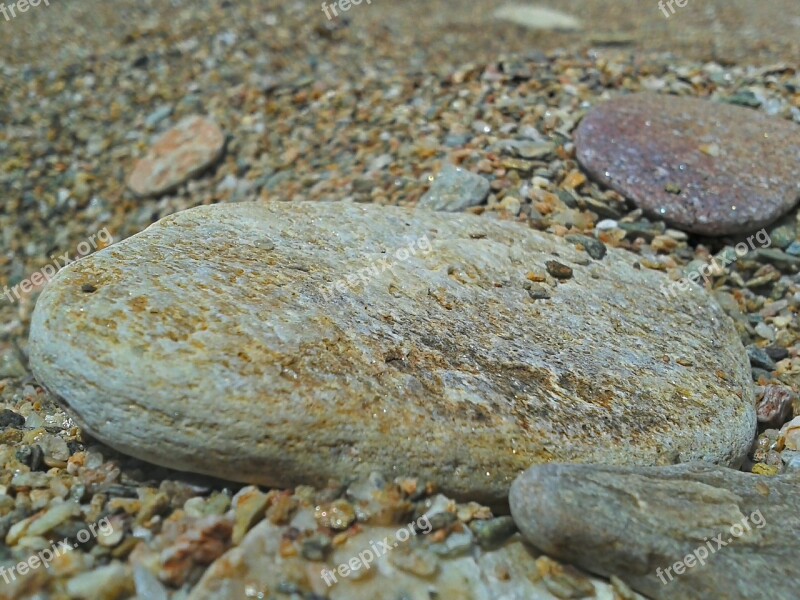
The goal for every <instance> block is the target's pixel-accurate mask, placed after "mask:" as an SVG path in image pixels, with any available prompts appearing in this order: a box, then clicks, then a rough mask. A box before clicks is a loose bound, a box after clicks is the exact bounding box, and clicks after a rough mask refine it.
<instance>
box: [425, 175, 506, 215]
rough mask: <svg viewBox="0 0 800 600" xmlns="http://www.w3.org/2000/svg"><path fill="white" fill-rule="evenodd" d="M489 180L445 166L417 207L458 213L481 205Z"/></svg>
mask: <svg viewBox="0 0 800 600" xmlns="http://www.w3.org/2000/svg"><path fill="white" fill-rule="evenodd" d="M489 188H490V184H489V180H488V179H486V178H485V177H481V176H480V175H477V174H476V173H472V172H471V171H467V170H466V169H462V168H460V167H456V166H455V165H451V164H449V163H448V164H446V165H445V166H444V167H443V168H442V172H441V173H440V174H439V176H438V177H437V178H436V179H435V180H434V182H433V185H431V189H430V190H428V192H427V193H426V194H425V195H424V196H423V197H422V198H420V201H419V207H420V208H426V209H429V210H442V211H448V212H460V211H463V210H465V209H467V208H470V207H471V206H477V205H479V204H481V203H482V202H483V201H484V200H486V197H487V196H488V195H489Z"/></svg>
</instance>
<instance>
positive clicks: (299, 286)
mask: <svg viewBox="0 0 800 600" xmlns="http://www.w3.org/2000/svg"><path fill="white" fill-rule="evenodd" d="M553 261H556V262H558V263H559V264H560V265H563V266H565V267H567V268H569V269H571V275H570V277H569V278H568V279H556V278H555V277H553V276H552V275H549V274H548V272H547V269H548V267H547V265H548V263H551V262H553ZM532 281H537V283H535V284H532ZM663 281H664V279H663V275H661V274H659V273H657V272H655V271H648V270H645V269H641V268H639V267H638V264H637V263H636V256H635V255H632V254H630V253H626V252H623V251H620V250H616V249H609V251H608V254H607V255H606V256H605V257H604V258H603V260H602V261H599V262H598V261H593V260H592V259H590V258H589V256H588V254H586V253H585V252H584V251H581V250H578V249H576V248H575V247H574V246H573V245H572V244H570V243H569V242H567V241H565V240H563V239H561V238H558V237H554V236H551V235H548V234H543V233H539V232H536V231H534V230H532V229H527V228H523V227H520V226H519V225H516V224H513V223H500V222H495V221H490V220H488V219H484V218H480V217H475V216H472V215H451V214H445V213H435V212H428V211H421V210H418V211H415V212H410V211H408V210H405V209H400V208H393V207H385V206H374V205H354V204H342V203H270V204H259V203H252V204H239V205H215V206H207V207H198V208H195V209H191V210H187V211H184V212H181V213H178V214H175V215H172V216H170V217H167V218H165V219H163V220H161V221H160V222H158V223H156V224H155V225H153V226H151V227H149V228H148V229H147V230H146V231H144V232H142V233H140V234H138V235H136V236H134V237H132V238H129V239H127V240H125V241H123V242H120V243H118V244H116V245H114V246H112V247H110V248H108V249H106V250H103V251H101V252H98V253H96V254H94V255H92V256H89V257H86V258H85V259H82V260H81V261H79V262H77V263H74V264H72V265H70V266H69V267H67V268H65V269H64V270H62V271H61V272H60V273H59V274H58V276H57V277H56V278H54V279H53V281H52V282H51V284H50V285H49V286H48V287H47V288H46V289H45V290H44V292H43V293H42V295H41V296H40V298H39V301H38V304H37V306H36V310H35V313H34V315H33V318H32V324H31V335H30V358H31V365H32V369H33V371H34V373H35V375H36V376H37V377H38V379H39V380H40V381H41V382H43V383H44V384H46V385H47V386H48V387H49V388H50V389H51V390H52V391H53V392H55V393H56V394H58V395H60V396H61V397H62V398H64V399H65V400H66V401H67V403H68V404H69V405H70V406H71V407H72V409H73V411H74V413H76V414H77V416H78V418H79V421H80V422H82V424H83V425H84V426H85V427H86V429H87V430H88V431H89V432H91V433H92V434H93V435H94V436H96V437H97V438H98V439H100V440H102V441H104V442H105V443H107V444H109V445H111V446H113V447H115V448H117V449H118V450H120V451H123V452H125V453H128V454H131V455H133V456H136V457H138V458H142V459H145V460H148V461H152V462H154V463H158V464H162V465H165V466H170V467H173V468H177V469H183V470H188V471H196V472H201V473H206V474H211V475H217V476H221V477H224V478H228V479H235V480H239V481H245V482H253V483H263V484H266V485H271V486H291V485H294V484H299V483H308V484H317V485H324V484H325V483H326V482H327V481H328V480H329V478H332V477H333V478H339V479H340V480H347V479H349V478H351V477H352V476H354V475H357V474H362V475H363V474H366V473H369V472H370V471H372V470H381V471H383V472H386V473H390V474H392V475H401V474H406V475H414V476H418V477H420V478H422V479H426V478H427V479H428V480H430V481H433V482H436V483H437V484H438V485H439V487H440V489H441V490H442V491H444V492H446V493H450V494H451V495H455V496H457V497H468V498H470V499H474V500H479V501H480V500H483V501H486V502H489V503H495V502H497V503H505V499H506V496H507V493H508V489H509V486H510V485H511V483H512V481H513V480H514V478H515V477H516V476H517V475H518V474H519V473H520V472H521V471H522V470H523V469H525V468H527V467H528V466H530V465H531V464H534V463H542V462H551V461H561V462H595V463H607V464H608V463H610V464H624V465H654V464H673V463H674V462H681V461H692V460H706V461H715V462H719V463H723V464H738V463H739V462H740V461H741V460H742V458H743V457H744V455H745V453H746V451H747V449H748V447H749V445H750V443H751V441H752V436H753V432H754V428H755V409H754V403H753V390H752V385H751V382H750V369H749V365H748V360H747V356H746V353H745V351H744V349H743V347H742V345H741V342H740V341H739V338H738V336H737V334H736V331H735V329H734V327H733V325H732V323H731V322H730V321H729V319H728V318H727V317H726V316H725V315H724V313H723V312H722V310H721V309H720V308H719V307H718V305H717V304H716V303H715V302H714V301H713V300H712V299H711V298H710V297H709V296H708V295H707V294H706V293H705V292H704V291H703V290H701V289H700V288H694V287H693V288H692V289H691V290H690V291H688V292H686V293H683V294H680V295H679V296H678V297H676V298H674V299H666V298H665V297H664V296H663V295H662V294H660V293H659V292H658V288H659V286H660V285H661V284H662V283H663ZM532 286H537V291H536V292H535V293H534V289H533V288H532ZM539 288H541V289H539ZM541 290H544V291H546V292H547V293H546V294H540V293H539V292H540V291H541ZM535 298H542V299H535Z"/></svg>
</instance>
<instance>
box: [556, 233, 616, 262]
mask: <svg viewBox="0 0 800 600" xmlns="http://www.w3.org/2000/svg"><path fill="white" fill-rule="evenodd" d="M565 239H566V240H567V241H568V242H572V243H573V244H575V245H576V246H582V247H583V249H584V250H586V253H587V254H588V255H589V256H591V257H592V258H593V259H595V260H602V259H603V257H604V256H605V255H606V252H607V250H606V245H605V244H604V243H603V242H601V241H600V240H598V239H596V238H593V237H589V236H588V235H579V234H570V235H567V236H565Z"/></svg>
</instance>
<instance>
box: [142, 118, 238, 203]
mask: <svg viewBox="0 0 800 600" xmlns="http://www.w3.org/2000/svg"><path fill="white" fill-rule="evenodd" d="M224 149H225V134H223V133H222V130H221V129H220V128H219V126H218V125H217V124H216V123H214V122H213V121H211V120H210V119H206V118H204V117H200V116H197V115H194V116H191V117H187V118H185V119H183V120H182V121H181V122H180V123H178V124H177V125H175V127H173V128H172V129H170V130H169V131H167V132H166V133H164V135H162V136H161V137H159V138H158V140H156V142H155V143H154V144H153V147H152V148H151V149H150V150H149V151H148V153H147V156H145V157H144V158H142V159H140V160H139V161H138V162H137V163H136V165H135V167H134V169H133V172H132V173H131V175H130V177H129V178H128V187H130V188H131V190H132V191H133V192H134V193H135V194H136V195H137V196H158V195H160V194H165V193H167V192H169V191H171V190H174V189H175V188H176V187H177V186H179V185H180V184H181V183H183V182H184V181H186V180H187V179H189V178H191V177H193V176H195V175H197V174H198V173H200V172H201V171H203V170H204V169H206V168H208V167H209V166H210V165H211V164H212V163H214V162H215V161H216V160H218V159H219V157H220V156H222V152H223V150H224Z"/></svg>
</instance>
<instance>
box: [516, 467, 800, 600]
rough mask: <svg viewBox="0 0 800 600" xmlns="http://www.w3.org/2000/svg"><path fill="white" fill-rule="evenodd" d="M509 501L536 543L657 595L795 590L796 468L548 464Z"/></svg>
mask: <svg viewBox="0 0 800 600" xmlns="http://www.w3.org/2000/svg"><path fill="white" fill-rule="evenodd" d="M510 502H511V512H512V514H513V516H514V520H515V521H516V523H517V526H518V527H519V529H520V531H521V532H522V534H523V536H524V537H525V538H526V539H527V540H528V541H529V542H530V543H531V544H533V545H534V546H535V547H537V548H538V549H540V550H542V551H543V552H545V553H547V554H548V555H550V556H553V557H556V558H559V559H562V560H565V561H569V562H570V563H572V564H575V565H577V566H579V567H581V568H583V569H585V570H587V571H590V572H592V573H596V574H599V575H605V576H609V575H612V574H616V575H618V576H620V577H621V578H622V580H623V581H625V582H626V583H627V584H629V585H630V586H631V587H632V588H633V589H635V590H637V591H639V592H641V593H642V594H645V595H647V596H649V597H652V598H654V599H656V600H659V599H661V598H664V599H673V598H727V599H729V600H754V599H765V600H766V599H772V598H775V599H783V600H789V599H791V598H797V597H798V582H800V561H798V560H797V558H798V556H800V473H793V474H788V475H782V476H777V477H759V476H756V475H752V474H748V473H742V472H739V471H734V470H732V469H725V468H722V467H716V466H711V465H677V466H671V467H638V468H636V467H631V468H624V467H621V468H619V467H606V466H596V465H555V464H553V465H543V466H536V467H533V468H531V469H530V470H528V471H526V472H525V473H524V474H523V475H521V476H520V477H519V479H517V481H515V482H514V485H513V486H512V487H511V495H510ZM720 543H721V545H720ZM678 563H681V565H683V566H681V565H678V566H677V567H676V564H678Z"/></svg>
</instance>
